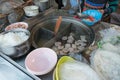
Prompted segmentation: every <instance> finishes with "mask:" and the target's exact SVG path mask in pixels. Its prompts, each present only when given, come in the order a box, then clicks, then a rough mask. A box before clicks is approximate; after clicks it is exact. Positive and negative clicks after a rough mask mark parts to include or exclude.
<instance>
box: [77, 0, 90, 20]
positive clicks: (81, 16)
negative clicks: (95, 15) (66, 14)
mask: <svg viewBox="0 0 120 80" xmlns="http://www.w3.org/2000/svg"><path fill="white" fill-rule="evenodd" d="M77 1H78V8H79V12H78V13H77V16H78V17H80V18H87V17H88V15H85V14H82V9H81V1H80V0H77Z"/></svg>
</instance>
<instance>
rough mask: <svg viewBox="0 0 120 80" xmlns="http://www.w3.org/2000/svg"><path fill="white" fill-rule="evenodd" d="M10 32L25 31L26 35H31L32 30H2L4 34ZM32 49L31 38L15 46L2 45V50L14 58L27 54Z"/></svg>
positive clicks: (0, 48)
mask: <svg viewBox="0 0 120 80" xmlns="http://www.w3.org/2000/svg"><path fill="white" fill-rule="evenodd" d="M9 32H25V33H26V35H28V36H29V37H30V32H29V31H28V30H26V29H20V28H18V29H12V30H9V31H5V32H2V33H1V35H4V34H6V33H9ZM29 49H30V42H29V38H28V39H27V40H26V41H24V42H22V43H20V44H18V45H15V46H5V47H0V50H1V51H2V52H3V53H4V54H6V55H7V56H10V57H12V58H17V57H20V56H22V55H25V54H26V53H27V52H28V51H29Z"/></svg>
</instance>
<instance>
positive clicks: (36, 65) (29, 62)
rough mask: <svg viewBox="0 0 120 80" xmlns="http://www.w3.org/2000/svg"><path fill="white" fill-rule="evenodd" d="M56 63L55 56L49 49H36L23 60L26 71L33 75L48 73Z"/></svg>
mask: <svg viewBox="0 0 120 80" xmlns="http://www.w3.org/2000/svg"><path fill="white" fill-rule="evenodd" d="M56 63H57V54H56V53H55V52H54V51H53V50H52V49H50V48H38V49H35V50H33V51H32V52H30V53H29V54H28V56H27V57H26V59H25V66H26V69H27V70H28V71H29V72H30V73H32V74H35V75H44V74H47V73H48V72H50V71H51V70H52V69H53V68H54V67H55V65H56Z"/></svg>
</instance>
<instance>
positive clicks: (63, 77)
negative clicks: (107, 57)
mask: <svg viewBox="0 0 120 80" xmlns="http://www.w3.org/2000/svg"><path fill="white" fill-rule="evenodd" d="M59 78H60V79H59V80H101V79H100V78H99V76H98V75H97V74H96V72H95V71H94V70H93V69H92V68H90V66H88V65H87V64H85V63H81V62H77V61H74V62H66V63H63V64H61V66H60V71H59Z"/></svg>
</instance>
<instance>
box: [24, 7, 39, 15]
mask: <svg viewBox="0 0 120 80" xmlns="http://www.w3.org/2000/svg"><path fill="white" fill-rule="evenodd" d="M23 9H24V11H25V14H26V16H29V17H32V16H36V15H38V14H39V7H38V6H35V5H32V6H26V7H24V8H23Z"/></svg>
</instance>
